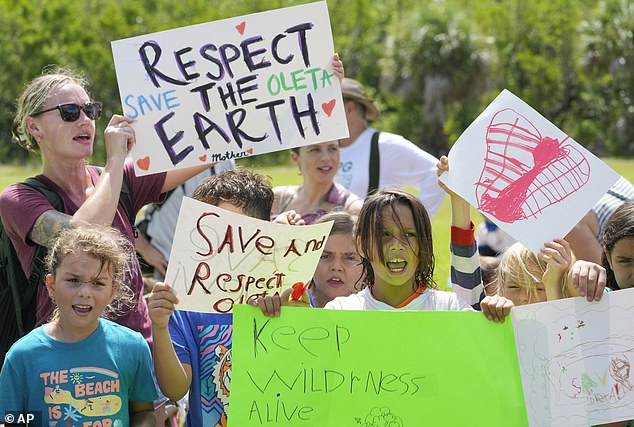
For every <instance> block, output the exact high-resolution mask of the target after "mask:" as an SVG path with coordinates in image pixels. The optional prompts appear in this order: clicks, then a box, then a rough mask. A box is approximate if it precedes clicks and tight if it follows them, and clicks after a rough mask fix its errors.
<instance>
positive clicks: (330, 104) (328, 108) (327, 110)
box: [321, 99, 337, 117]
mask: <svg viewBox="0 0 634 427" xmlns="http://www.w3.org/2000/svg"><path fill="white" fill-rule="evenodd" d="M336 103H337V100H336V99H331V100H330V101H328V102H324V103H323V104H321V109H322V110H324V113H326V115H327V116H328V117H330V115H331V114H332V109H333V108H335V104H336Z"/></svg>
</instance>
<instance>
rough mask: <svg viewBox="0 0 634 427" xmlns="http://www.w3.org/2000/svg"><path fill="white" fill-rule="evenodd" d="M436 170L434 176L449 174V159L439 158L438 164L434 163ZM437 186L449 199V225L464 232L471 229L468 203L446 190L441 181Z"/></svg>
mask: <svg viewBox="0 0 634 427" xmlns="http://www.w3.org/2000/svg"><path fill="white" fill-rule="evenodd" d="M436 168H437V170H436V174H437V175H438V176H440V175H442V174H443V173H444V172H449V158H448V157H447V156H441V157H440V159H439V161H438V163H436ZM438 185H440V187H441V188H442V189H443V190H445V192H446V193H447V194H449V197H451V225H453V226H454V227H458V228H462V229H464V230H468V229H469V228H471V225H472V224H471V206H469V203H467V201H466V200H465V199H463V198H462V197H460V196H459V195H457V194H456V193H454V192H453V191H451V190H450V189H449V188H447V186H446V185H445V184H443V182H442V181H440V180H438Z"/></svg>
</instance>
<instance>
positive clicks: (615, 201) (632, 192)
mask: <svg viewBox="0 0 634 427" xmlns="http://www.w3.org/2000/svg"><path fill="white" fill-rule="evenodd" d="M633 199H634V185H632V183H631V182H629V181H628V180H627V179H625V178H623V177H620V178H619V179H618V181H616V183H615V184H614V185H613V186H612V187H610V189H609V190H608V191H607V193H605V194H604V195H603V197H601V198H600V199H599V201H598V202H597V203H596V204H595V205H594V207H593V208H592V212H594V214H595V215H596V216H597V221H599V228H598V229H597V240H599V241H601V238H602V236H603V230H604V229H605V224H606V223H607V222H608V219H610V216H611V215H612V213H614V211H615V210H616V209H617V208H618V207H619V206H621V205H622V204H623V203H625V202H626V201H628V200H633Z"/></svg>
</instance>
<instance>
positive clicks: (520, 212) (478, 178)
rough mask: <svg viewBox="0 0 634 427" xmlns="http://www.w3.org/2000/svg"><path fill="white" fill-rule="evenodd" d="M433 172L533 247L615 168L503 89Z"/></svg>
mask: <svg viewBox="0 0 634 427" xmlns="http://www.w3.org/2000/svg"><path fill="white" fill-rule="evenodd" d="M440 179H441V180H442V181H443V182H444V183H445V184H447V186H448V187H449V188H450V189H451V190H453V191H455V192H456V193H457V194H458V195H460V196H461V197H463V198H464V199H465V200H466V201H467V202H469V203H470V204H471V205H472V206H475V207H477V208H478V210H480V212H482V213H483V214H484V215H486V216H487V217H488V218H490V219H491V220H492V221H494V222H495V223H496V224H497V225H498V226H499V227H500V228H502V229H503V230H504V231H506V232H507V233H508V234H510V235H511V236H513V237H514V238H516V239H517V240H519V241H520V242H522V243H524V244H525V245H526V246H527V247H529V248H530V249H531V250H533V251H539V249H540V248H541V247H542V246H543V245H544V243H546V242H548V241H550V240H552V239H553V238H558V237H564V236H565V235H566V234H567V233H568V231H570V229H571V228H572V227H573V226H574V225H575V224H576V223H577V222H578V221H579V220H580V219H581V218H582V217H583V215H585V213H586V212H588V210H590V208H591V207H592V206H593V205H594V204H595V203H596V201H597V200H598V199H599V198H600V197H601V196H602V195H603V194H604V193H605V192H606V191H607V190H608V189H609V188H610V187H611V186H612V184H614V182H616V180H617V179H618V175H617V174H616V172H614V171H613V170H612V169H610V168H609V167H608V166H607V165H606V164H605V163H603V162H602V161H601V160H599V159H598V158H596V157H595V156H594V155H593V154H592V153H590V152H589V151H588V150H586V149H585V148H583V147H582V146H581V145H579V144H577V143H576V142H575V141H574V140H573V139H572V138H570V137H569V136H568V135H566V134H565V133H563V132H562V131H561V130H559V129H558V128H557V127H556V126H555V125H553V124H552V123H550V122H549V121H548V120H546V119H545V118H544V117H543V116H541V115H540V114H539V113H538V112H537V111H535V110H533V109H532V108H531V107H530V106H529V105H527V104H526V103H524V102H523V101H522V100H521V99H519V98H517V97H516V96H515V95H513V94H512V93H511V92H509V91H507V90H504V91H502V93H501V94H500V95H499V96H498V97H497V98H495V100H493V102H492V103H491V104H489V106H488V107H487V108H486V109H485V110H484V111H483V112H482V114H480V116H478V118H477V119H476V120H475V121H474V122H473V123H472V124H471V125H470V126H469V127H468V128H467V130H465V131H464V133H463V134H462V135H461V136H460V138H458V140H457V141H456V143H455V144H454V145H453V147H452V148H451V151H450V152H449V173H448V174H444V175H443V176H441V178H440Z"/></svg>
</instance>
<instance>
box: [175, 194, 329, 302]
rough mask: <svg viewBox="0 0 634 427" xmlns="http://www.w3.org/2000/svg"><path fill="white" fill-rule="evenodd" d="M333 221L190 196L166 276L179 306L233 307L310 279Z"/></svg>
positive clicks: (176, 236) (179, 223)
mask: <svg viewBox="0 0 634 427" xmlns="http://www.w3.org/2000/svg"><path fill="white" fill-rule="evenodd" d="M331 227H332V222H328V223H324V224H315V225H310V226H289V225H280V224H272V223H269V222H267V221H262V220H259V219H254V218H250V217H247V216H244V215H239V214H236V213H233V212H229V211H226V210H224V209H221V208H218V207H216V206H211V205H208V204H206V203H202V202H199V201H196V200H194V199H190V198H188V197H185V198H184V199H183V204H182V205H181V210H180V214H179V217H178V222H177V224H176V231H175V234H174V242H173V245H172V252H171V254H170V259H169V263H168V268H167V273H166V275H165V281H166V283H169V284H170V285H172V286H173V287H174V289H175V291H176V294H177V296H178V299H179V305H178V309H181V310H191V311H199V312H206V313H229V312H231V310H232V309H233V306H234V304H245V303H249V302H250V301H252V300H255V299H257V298H258V297H260V296H266V295H274V294H276V293H279V294H281V293H282V291H283V290H284V289H288V288H291V287H293V285H294V284H296V283H298V282H301V283H306V282H308V281H310V278H311V277H312V275H313V272H314V271H315V268H316V267H317V263H318V262H319V258H320V257H321V253H322V251H323V249H324V245H325V243H326V240H327V239H328V234H329V233H330V228H331Z"/></svg>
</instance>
